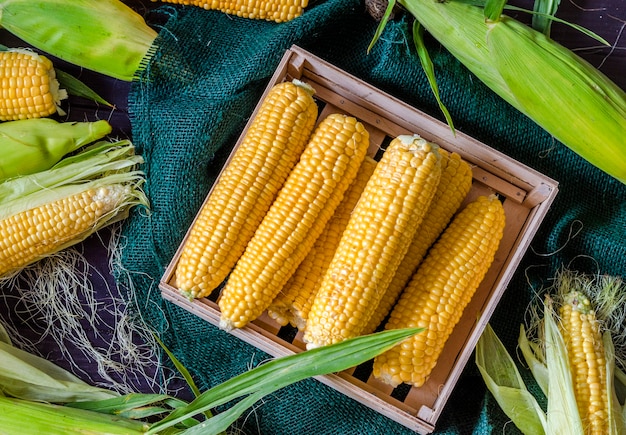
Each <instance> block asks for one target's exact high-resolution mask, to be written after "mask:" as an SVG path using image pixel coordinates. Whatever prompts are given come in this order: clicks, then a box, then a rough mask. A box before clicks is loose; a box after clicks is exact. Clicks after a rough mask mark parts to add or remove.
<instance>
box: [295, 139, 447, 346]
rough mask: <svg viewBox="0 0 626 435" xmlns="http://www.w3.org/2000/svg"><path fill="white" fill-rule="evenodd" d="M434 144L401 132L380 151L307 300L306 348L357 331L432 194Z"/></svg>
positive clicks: (436, 164) (436, 171) (436, 170)
mask: <svg viewBox="0 0 626 435" xmlns="http://www.w3.org/2000/svg"><path fill="white" fill-rule="evenodd" d="M438 148H439V147H438V146H437V145H435V144H432V143H429V142H427V141H426V140H424V139H422V138H421V137H419V136H409V135H406V136H399V137H397V138H395V139H394V140H393V141H392V142H391V143H390V144H389V147H388V148H387V149H386V150H385V152H384V153H383V156H382V158H381V160H380V161H379V163H378V164H377V166H376V169H375V170H374V173H373V174H372V176H371V178H370V179H369V181H368V183H367V185H366V186H365V189H364V191H363V194H362V196H361V199H360V200H359V202H358V203H357V205H356V207H355V208H354V211H353V213H352V216H351V217H350V220H349V222H348V224H347V227H346V229H345V231H344V232H343V234H342V236H341V239H340V241H339V245H338V247H337V250H336V252H335V255H334V257H333V259H332V261H331V264H330V265H329V267H328V270H327V271H326V273H325V274H324V277H323V280H322V283H321V285H320V288H319V291H318V293H317V295H316V297H315V300H314V301H313V305H312V307H311V310H310V312H309V318H308V320H307V323H306V328H305V331H304V340H305V341H306V342H307V348H313V347H317V346H323V345H327V344H331V343H336V342H339V341H342V340H344V339H346V338H349V337H355V336H358V335H359V334H360V333H361V332H362V330H363V328H364V327H365V325H366V324H367V322H368V321H369V319H370V317H371V316H372V313H373V311H374V310H375V309H376V307H377V305H378V302H379V301H380V298H381V297H382V292H384V290H385V289H386V288H387V286H388V285H389V283H390V282H391V279H392V278H393V275H394V273H395V272H396V269H397V268H398V265H399V263H400V261H401V260H402V257H403V256H404V254H405V253H406V251H407V249H408V247H409V244H410V242H411V240H412V239H413V236H414V235H415V232H416V231H417V227H418V225H419V224H420V222H421V221H422V219H423V217H424V215H425V213H426V211H427V209H428V207H429V205H430V202H431V201H432V198H433V196H434V194H435V191H436V189H437V185H438V183H439V179H440V177H441V163H440V155H439V152H438Z"/></svg>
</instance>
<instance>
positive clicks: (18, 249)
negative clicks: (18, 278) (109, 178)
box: [0, 184, 132, 276]
mask: <svg viewBox="0 0 626 435" xmlns="http://www.w3.org/2000/svg"><path fill="white" fill-rule="evenodd" d="M131 194H132V192H131V188H130V187H129V186H125V185H121V184H114V185H110V186H102V187H98V188H94V189H86V190H83V191H80V192H78V193H74V194H71V195H69V196H66V197H64V198H60V199H58V200H55V201H52V202H49V203H45V204H43V205H39V206H37V207H35V208H31V209H28V210H25V211H23V212H20V213H17V214H14V215H11V216H9V217H6V218H4V219H2V220H0V276H2V275H4V274H6V273H8V272H11V271H13V270H18V269H20V268H23V267H24V266H26V265H28V264H30V263H32V262H34V261H36V260H38V259H39V258H42V257H44V256H45V255H47V254H50V253H52V252H56V251H57V250H59V249H60V248H61V247H63V246H66V245H67V244H68V243H70V242H77V241H78V240H80V237H81V236H83V235H85V234H87V233H89V232H90V231H91V230H92V229H93V228H94V227H96V226H97V225H98V223H99V222H100V221H103V220H105V218H107V219H108V218H110V216H111V215H113V214H115V213H116V212H117V211H119V210H120V208H121V207H122V204H124V203H126V202H127V201H128V200H129V198H130V197H131Z"/></svg>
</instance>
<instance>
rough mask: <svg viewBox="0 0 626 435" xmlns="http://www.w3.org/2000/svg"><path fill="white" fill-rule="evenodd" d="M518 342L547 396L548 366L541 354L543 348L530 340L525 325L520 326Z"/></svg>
mask: <svg viewBox="0 0 626 435" xmlns="http://www.w3.org/2000/svg"><path fill="white" fill-rule="evenodd" d="M518 344H519V348H520V351H521V352H522V356H523V357H524V361H526V364H528V367H529V368H530V371H531V372H532V374H533V377H534V378H535V381H536V382H537V385H539V388H541V391H542V392H543V394H545V395H546V396H547V395H548V385H549V373H548V367H547V365H546V363H545V359H544V358H543V355H542V354H541V350H540V349H539V348H538V346H534V343H531V342H530V341H529V340H528V335H527V334H526V330H525V328H524V325H521V326H520V335H519V339H518Z"/></svg>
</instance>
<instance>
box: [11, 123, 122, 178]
mask: <svg viewBox="0 0 626 435" xmlns="http://www.w3.org/2000/svg"><path fill="white" fill-rule="evenodd" d="M111 130H112V127H111V124H109V123H108V121H105V120H99V121H92V122H88V121H85V122H59V121H55V120H54V119H51V118H35V119H24V120H19V121H7V122H3V123H0V155H2V159H1V160H0V182H2V181H4V180H6V179H10V178H13V177H17V176H21V175H29V174H33V173H36V172H40V171H45V170H47V169H50V168H51V167H52V166H53V165H55V164H56V163H58V162H59V161H60V160H61V159H62V158H63V157H64V156H66V155H67V154H69V153H71V152H73V151H76V150H77V149H79V148H81V147H83V146H85V145H88V144H90V143H92V142H95V141H97V140H99V139H102V138H103V137H105V136H106V135H107V134H109V133H111Z"/></svg>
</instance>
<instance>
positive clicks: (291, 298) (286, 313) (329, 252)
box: [267, 156, 376, 330]
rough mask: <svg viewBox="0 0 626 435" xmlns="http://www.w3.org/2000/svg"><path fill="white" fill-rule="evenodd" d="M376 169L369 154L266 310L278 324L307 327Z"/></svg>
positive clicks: (301, 328)
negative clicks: (314, 239) (321, 229)
mask: <svg viewBox="0 0 626 435" xmlns="http://www.w3.org/2000/svg"><path fill="white" fill-rule="evenodd" d="M375 168H376V160H374V159H373V158H371V157H369V156H366V157H365V159H364V160H363V163H361V167H360V168H359V172H358V173H357V175H356V178H355V179H354V181H353V182H352V184H351V185H350V187H349V188H348V190H347V191H346V194H345V195H344V198H343V200H342V201H341V203H340V204H339V205H338V206H337V209H336V210H335V213H334V214H333V216H332V218H331V219H330V220H329V221H328V223H327V224H326V226H325V227H324V230H323V231H322V234H320V236H319V237H318V238H317V240H316V241H315V243H314V244H313V247H312V248H311V250H310V251H309V254H308V255H307V256H306V257H305V258H304V260H302V263H300V266H298V268H297V269H296V272H295V273H294V274H293V275H292V276H291V278H289V281H287V284H285V286H284V287H283V288H282V290H281V291H280V293H279V294H278V296H276V298H275V299H274V300H273V301H272V304H271V305H270V307H269V308H268V310H267V313H268V315H269V316H270V317H271V318H273V319H274V320H276V322H278V324H280V325H283V326H285V325H287V324H291V325H292V326H296V327H297V328H299V329H300V330H303V329H304V325H305V323H306V319H307V318H308V313H309V310H310V309H311V304H312V303H313V298H314V297H315V295H316V294H317V290H318V288H319V284H320V283H321V280H322V277H323V276H324V271H325V270H326V269H327V268H328V265H329V264H330V261H331V260H332V258H333V255H334V253H335V250H336V249H337V245H338V244H339V239H340V238H341V234H342V233H343V230H344V229H345V228H346V225H347V224H348V220H349V219H350V215H351V214H352V210H353V209H354V206H355V205H356V203H357V202H358V200H359V198H360V197H361V193H362V192H363V189H364V188H365V185H366V183H367V181H368V180H369V178H370V177H371V175H372V173H373V172H374V169H375Z"/></svg>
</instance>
